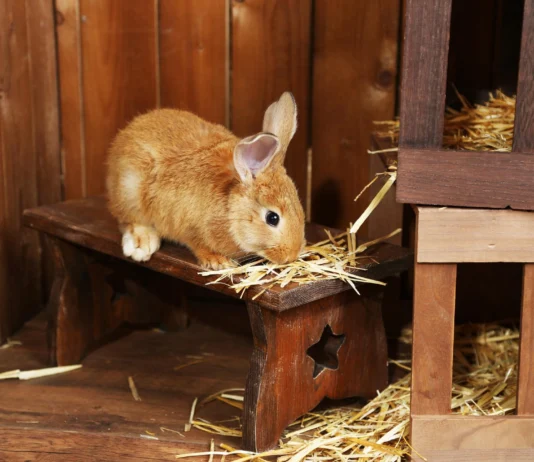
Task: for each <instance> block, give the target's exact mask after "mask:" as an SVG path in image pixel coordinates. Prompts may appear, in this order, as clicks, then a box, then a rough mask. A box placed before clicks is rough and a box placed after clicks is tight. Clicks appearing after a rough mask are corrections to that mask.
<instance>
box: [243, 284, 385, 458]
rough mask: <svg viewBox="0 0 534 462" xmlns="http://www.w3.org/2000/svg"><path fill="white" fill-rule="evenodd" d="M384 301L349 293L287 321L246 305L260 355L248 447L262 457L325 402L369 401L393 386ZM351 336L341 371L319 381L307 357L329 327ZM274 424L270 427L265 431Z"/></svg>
mask: <svg viewBox="0 0 534 462" xmlns="http://www.w3.org/2000/svg"><path fill="white" fill-rule="evenodd" d="M380 305H381V303H380V301H378V302H376V301H373V300H371V299H365V298H362V297H359V296H358V295H357V294H355V293H354V292H344V293H342V294H338V295H335V296H333V297H329V298H325V299H323V300H319V301H316V302H314V303H311V304H308V305H303V306H300V307H299V308H297V309H294V310H291V311H287V312H285V313H275V312H272V311H269V310H266V309H264V308H263V309H262V307H261V306H260V305H258V304H256V303H254V302H250V303H249V304H248V310H249V316H250V319H251V325H252V330H253V334H254V351H253V353H252V360H251V369H250V372H249V376H248V379H247V387H246V395H245V396H246V399H245V409H244V412H243V416H244V422H243V423H244V434H243V445H244V448H245V449H247V450H253V451H264V450H267V449H270V448H272V447H274V446H276V444H277V442H278V440H279V438H280V435H281V433H282V431H283V430H284V428H285V427H286V426H287V425H289V424H290V423H291V422H293V421H294V420H295V419H296V418H297V417H299V416H300V415H302V414H304V413H305V412H307V411H308V410H310V409H313V408H314V407H315V406H317V404H319V402H320V401H321V400H322V399H323V398H324V397H329V398H331V399H341V398H347V397H350V396H360V397H365V398H371V397H373V396H375V395H376V390H381V389H383V388H384V387H385V386H386V385H387V366H386V363H387V345H386V336H385V331H384V326H383V324H382V315H381V309H380ZM327 325H328V326H330V327H331V329H332V332H333V333H334V334H335V335H342V334H343V335H345V339H344V342H343V344H342V345H341V347H340V348H339V350H338V354H337V356H338V360H339V363H338V366H337V368H336V369H328V368H325V369H323V370H322V372H321V373H319V375H317V377H315V378H314V377H313V374H314V364H315V363H314V360H313V359H312V358H311V357H310V356H308V355H307V354H306V352H307V350H308V348H309V347H311V346H312V345H314V344H316V343H317V342H318V341H319V339H320V338H321V335H322V333H323V330H324V328H325V326H327ZM266 422H269V424H266Z"/></svg>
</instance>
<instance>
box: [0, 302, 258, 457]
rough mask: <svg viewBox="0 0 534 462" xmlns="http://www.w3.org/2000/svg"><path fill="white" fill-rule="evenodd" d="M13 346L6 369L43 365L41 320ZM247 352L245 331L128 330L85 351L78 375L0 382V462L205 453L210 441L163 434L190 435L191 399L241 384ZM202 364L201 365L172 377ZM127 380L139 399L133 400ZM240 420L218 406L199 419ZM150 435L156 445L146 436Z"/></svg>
mask: <svg viewBox="0 0 534 462" xmlns="http://www.w3.org/2000/svg"><path fill="white" fill-rule="evenodd" d="M242 314H243V316H245V319H244V321H245V323H246V322H247V320H246V311H243V313H242ZM234 319H235V317H234ZM212 321H213V319H212ZM213 324H220V325H222V324H223V319H219V320H217V319H215V322H214V323H213ZM235 330H236V329H234V331H235ZM237 330H238V331H239V329H237ZM244 330H246V329H244ZM13 339H14V340H20V341H21V342H22V345H21V346H12V347H10V348H8V349H0V372H3V371H6V370H11V369H21V370H27V369H38V368H43V367H46V366H47V363H46V338H45V322H44V320H42V319H37V320H34V321H31V322H29V323H28V324H27V325H26V326H25V327H24V328H23V329H22V330H21V331H20V332H19V333H18V334H17V335H15V336H14V337H13ZM251 348H252V343H251V339H250V337H249V336H247V335H246V332H245V333H243V334H239V333H237V334H236V332H232V333H229V332H225V331H223V330H222V329H218V328H215V327H210V326H207V325H205V324H202V323H199V322H193V323H192V325H191V326H190V327H189V328H188V329H187V330H185V331H182V332H173V333H162V332H158V331H155V330H150V329H147V330H142V331H138V330H137V331H133V332H130V333H128V334H127V335H124V336H122V337H121V338H118V339H116V340H114V341H112V342H110V343H108V344H106V345H104V346H103V347H101V348H99V349H97V350H96V351H94V352H92V353H91V354H89V355H88V356H87V357H86V358H85V359H84V360H83V368H82V369H80V370H77V371H73V372H69V373H66V374H63V375H57V376H54V377H48V378H40V379H34V380H30V381H15V380H4V381H1V382H0V461H17V462H18V461H37V460H38V461H69V462H71V461H84V460H91V461H93V460H98V461H113V462H115V461H119V460H120V461H134V460H135V461H140V460H175V455H176V454H181V453H186V452H197V451H205V450H208V449H209V443H210V439H211V437H212V435H209V434H207V433H204V432H201V431H198V430H192V431H191V432H188V433H185V437H181V436H180V435H178V434H176V433H172V432H169V431H162V430H161V427H164V428H168V429H171V430H177V431H180V432H182V433H184V432H183V429H184V424H185V423H186V422H187V421H188V419H189V412H190V409H191V404H192V402H193V400H194V398H195V397H199V398H202V397H205V396H207V395H210V394H211V393H214V392H217V391H220V390H222V389H226V388H233V387H244V384H245V378H246V374H247V371H248V360H249V355H250V351H251ZM196 359H201V362H199V363H197V364H193V365H190V366H187V367H184V368H182V369H178V370H174V369H175V368H176V367H177V366H180V365H181V364H185V363H190V362H192V361H194V360H196ZM129 376H132V377H133V378H134V381H135V384H136V386H137V389H138V392H139V395H140V397H141V399H142V401H140V402H138V401H134V399H133V397H132V394H131V392H130V389H129V387H128V377H129ZM239 413H240V411H239V409H235V408H232V407H230V406H228V405H226V404H224V403H221V402H212V403H210V404H209V405H206V406H205V407H203V408H201V409H199V410H198V413H197V416H198V417H204V418H206V419H208V420H209V421H212V422H213V421H216V420H223V419H229V418H232V417H233V416H237V415H239ZM147 432H150V433H151V434H155V436H156V437H157V438H158V440H151V439H145V438H143V437H141V436H140V435H148V434H149V433H147ZM214 438H215V443H216V445H218V444H219V443H221V442H226V443H228V444H231V445H232V446H239V445H240V441H239V439H238V438H231V437H217V436H215V437H214ZM207 459H208V458H207V457H199V458H187V459H185V460H207Z"/></svg>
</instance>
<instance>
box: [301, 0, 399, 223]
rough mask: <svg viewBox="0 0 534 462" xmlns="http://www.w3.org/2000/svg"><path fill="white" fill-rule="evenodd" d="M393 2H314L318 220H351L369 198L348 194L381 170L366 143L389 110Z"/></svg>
mask: <svg viewBox="0 0 534 462" xmlns="http://www.w3.org/2000/svg"><path fill="white" fill-rule="evenodd" d="M399 8H400V2H399V1H398V0H376V1H373V2H368V1H357V2H355V1H352V0H317V1H316V2H315V15H314V23H315V24H314V50H313V59H314V61H313V103H312V146H313V167H312V185H313V187H312V210H313V213H312V217H313V220H315V221H318V222H320V223H324V224H327V225H331V226H347V224H348V222H349V221H351V220H352V221H354V220H355V219H356V218H357V217H358V216H359V215H360V214H361V212H362V211H363V209H364V207H365V206H366V204H367V203H368V197H369V196H365V197H362V198H361V199H360V201H359V202H357V203H356V204H354V202H353V199H354V198H355V197H356V195H357V194H358V193H359V192H360V191H361V189H362V188H363V187H364V186H365V185H366V184H367V183H368V182H369V178H370V173H371V175H372V174H374V172H375V171H376V170H380V169H382V167H381V166H380V165H378V164H377V163H373V165H372V166H371V165H370V159H369V156H368V154H367V149H368V148H369V137H370V132H371V131H372V128H373V124H372V122H373V121H375V120H388V119H391V118H392V117H393V115H394V110H395V97H396V81H397V79H396V75H397V55H398V32H399V30H398V29H399V17H400V14H399ZM393 205H394V204H393ZM382 210H384V209H382ZM389 231H391V229H390V230H389ZM389 231H388V232H389ZM365 232H366V230H365V229H364V230H363V234H365Z"/></svg>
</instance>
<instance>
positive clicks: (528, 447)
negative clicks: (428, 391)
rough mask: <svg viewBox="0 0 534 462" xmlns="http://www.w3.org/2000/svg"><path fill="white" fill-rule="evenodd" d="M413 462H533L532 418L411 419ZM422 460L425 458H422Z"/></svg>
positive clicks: (444, 417)
mask: <svg viewBox="0 0 534 462" xmlns="http://www.w3.org/2000/svg"><path fill="white" fill-rule="evenodd" d="M411 444H412V446H413V448H414V450H415V451H417V454H416V453H415V452H412V458H413V460H415V461H423V460H425V461H427V460H428V461H432V462H458V461H469V462H503V461H507V460H509V461H512V460H513V461H514V462H521V461H523V462H527V461H529V462H530V461H532V460H534V418H533V417H519V416H506V417H504V416H498V417H489V416H461V415H454V416H439V415H428V416H413V417H412V428H411ZM423 457H424V459H423Z"/></svg>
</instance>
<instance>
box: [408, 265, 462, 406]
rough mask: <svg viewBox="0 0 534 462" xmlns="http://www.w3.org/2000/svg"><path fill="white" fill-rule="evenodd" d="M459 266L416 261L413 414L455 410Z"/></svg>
mask: <svg viewBox="0 0 534 462" xmlns="http://www.w3.org/2000/svg"><path fill="white" fill-rule="evenodd" d="M455 301H456V265H451V264H448V265H437V264H423V263H416V264H415V287H414V302H413V349H412V364H413V366H412V397H411V413H412V415H426V414H448V413H450V410H451V392H452V354H453V345H454V309H455Z"/></svg>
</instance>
